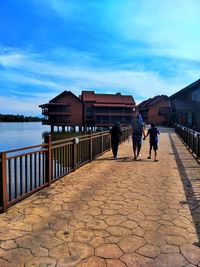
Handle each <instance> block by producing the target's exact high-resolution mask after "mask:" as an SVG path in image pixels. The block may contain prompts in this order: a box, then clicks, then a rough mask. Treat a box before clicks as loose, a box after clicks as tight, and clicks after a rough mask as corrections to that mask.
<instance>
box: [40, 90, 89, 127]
mask: <svg viewBox="0 0 200 267" xmlns="http://www.w3.org/2000/svg"><path fill="white" fill-rule="evenodd" d="M39 107H40V108H42V114H43V115H44V119H43V124H46V125H50V126H51V127H52V130H53V127H54V126H57V127H59V126H62V127H63V130H64V127H65V126H82V125H83V123H84V122H83V103H82V101H81V99H80V98H78V97H77V96H75V95H74V94H73V93H72V92H70V91H64V92H62V93H61V94H59V95H58V96H56V97H55V98H53V99H51V100H50V101H49V103H47V104H43V105H40V106H39Z"/></svg>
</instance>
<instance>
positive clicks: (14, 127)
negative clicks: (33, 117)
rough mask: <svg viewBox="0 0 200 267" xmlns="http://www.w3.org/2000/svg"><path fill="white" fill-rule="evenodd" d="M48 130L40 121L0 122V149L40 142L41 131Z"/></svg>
mask: <svg viewBox="0 0 200 267" xmlns="http://www.w3.org/2000/svg"><path fill="white" fill-rule="evenodd" d="M49 131H50V127H49V126H47V125H42V123H41V122H18V123H15V122H12V123H10V122H1V123H0V151H4V150H9V149H15V148H20V147H25V146H32V145H38V144H41V143H42V142H43V137H42V135H43V133H44V132H49Z"/></svg>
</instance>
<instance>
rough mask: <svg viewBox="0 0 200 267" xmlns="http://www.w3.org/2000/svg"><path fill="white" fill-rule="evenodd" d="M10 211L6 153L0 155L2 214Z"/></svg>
mask: <svg viewBox="0 0 200 267" xmlns="http://www.w3.org/2000/svg"><path fill="white" fill-rule="evenodd" d="M7 209H8V202H7V179H6V153H5V152H1V153H0V213H2V212H6V211H7Z"/></svg>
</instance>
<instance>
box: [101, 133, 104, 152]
mask: <svg viewBox="0 0 200 267" xmlns="http://www.w3.org/2000/svg"><path fill="white" fill-rule="evenodd" d="M103 147H104V145H103V133H101V155H102V154H103Z"/></svg>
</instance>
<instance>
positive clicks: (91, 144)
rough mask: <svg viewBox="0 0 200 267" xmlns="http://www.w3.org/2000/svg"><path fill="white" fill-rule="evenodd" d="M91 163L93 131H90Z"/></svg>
mask: <svg viewBox="0 0 200 267" xmlns="http://www.w3.org/2000/svg"><path fill="white" fill-rule="evenodd" d="M89 151H90V161H92V131H90V150H89Z"/></svg>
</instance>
